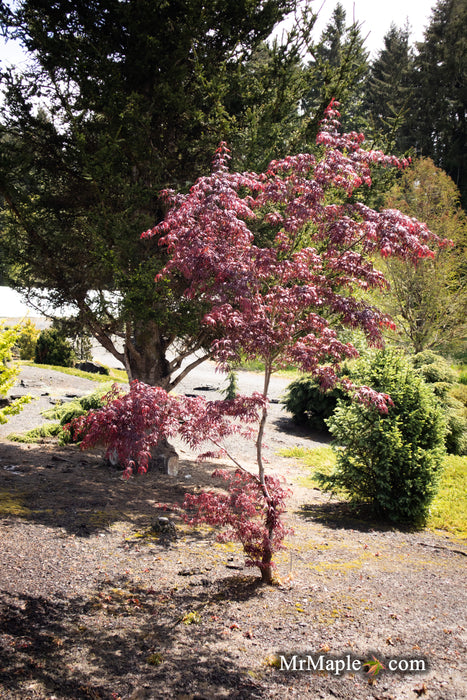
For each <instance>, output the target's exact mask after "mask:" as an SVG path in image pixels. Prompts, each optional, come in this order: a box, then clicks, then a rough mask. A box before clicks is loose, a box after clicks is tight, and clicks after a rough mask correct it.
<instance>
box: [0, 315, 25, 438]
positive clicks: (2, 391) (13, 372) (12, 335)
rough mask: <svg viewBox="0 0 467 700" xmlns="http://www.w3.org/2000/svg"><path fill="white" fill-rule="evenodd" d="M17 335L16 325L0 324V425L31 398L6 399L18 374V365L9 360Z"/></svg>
mask: <svg viewBox="0 0 467 700" xmlns="http://www.w3.org/2000/svg"><path fill="white" fill-rule="evenodd" d="M18 335H19V329H18V326H15V327H14V328H5V327H4V326H3V325H2V324H0V398H2V399H3V400H2V402H1V404H0V425H1V424H2V423H6V422H7V421H8V419H9V418H10V416H14V415H16V414H17V413H19V412H20V411H21V410H22V408H23V406H24V404H26V403H29V401H31V400H32V396H21V397H20V398H18V399H14V400H13V401H12V400H9V399H6V396H7V394H8V392H9V390H10V389H11V388H12V386H13V385H14V383H15V381H16V378H17V376H18V374H19V367H18V365H17V364H15V363H12V362H11V359H12V350H13V347H14V346H15V344H16V341H17V340H18Z"/></svg>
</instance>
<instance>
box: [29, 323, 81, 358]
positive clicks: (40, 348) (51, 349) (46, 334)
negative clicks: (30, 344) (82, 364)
mask: <svg viewBox="0 0 467 700" xmlns="http://www.w3.org/2000/svg"><path fill="white" fill-rule="evenodd" d="M73 361H74V353H73V348H72V347H71V344H70V343H69V341H68V340H67V338H66V337H64V335H63V334H62V333H61V332H60V331H59V330H58V329H57V328H47V329H46V330H44V331H41V333H40V335H39V337H38V339H37V342H36V348H35V353H34V362H36V363H37V364H39V365H56V366H58V367H71V366H72V365H73Z"/></svg>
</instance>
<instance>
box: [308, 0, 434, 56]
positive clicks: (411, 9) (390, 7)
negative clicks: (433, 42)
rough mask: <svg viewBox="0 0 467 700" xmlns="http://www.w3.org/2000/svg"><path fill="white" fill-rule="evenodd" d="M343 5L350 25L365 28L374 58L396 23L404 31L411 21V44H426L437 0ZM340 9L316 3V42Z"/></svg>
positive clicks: (322, 0) (349, 0) (329, 1)
mask: <svg viewBox="0 0 467 700" xmlns="http://www.w3.org/2000/svg"><path fill="white" fill-rule="evenodd" d="M340 3H341V5H342V6H343V8H344V10H345V12H346V17H347V20H348V22H349V24H351V23H352V22H353V20H354V19H355V21H356V22H358V23H359V24H361V25H362V27H361V34H362V36H363V37H366V42H365V43H366V48H367V49H368V50H369V51H370V53H371V55H372V56H374V55H375V54H376V53H377V52H378V51H379V50H380V49H382V48H383V38H384V36H385V35H386V34H387V32H388V30H389V28H390V26H391V23H392V22H394V24H395V25H396V26H397V27H398V28H401V27H404V26H405V22H406V20H407V19H408V21H409V25H410V29H411V35H410V43H411V44H413V43H415V42H416V41H422V39H423V33H424V30H425V28H426V26H427V25H428V23H429V19H430V16H431V10H432V8H433V7H434V6H435V4H436V0H388V1H385V0H340ZM336 5H337V0H312V2H311V7H312V8H313V9H314V11H315V12H318V11H319V17H318V21H317V23H316V25H315V28H316V30H317V36H316V38H318V37H319V35H320V34H321V32H322V31H323V29H324V28H325V27H326V25H327V23H328V22H329V19H330V17H331V15H332V12H333V10H334V8H335V6H336Z"/></svg>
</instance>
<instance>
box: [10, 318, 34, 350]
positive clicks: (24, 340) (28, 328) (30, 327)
mask: <svg viewBox="0 0 467 700" xmlns="http://www.w3.org/2000/svg"><path fill="white" fill-rule="evenodd" d="M39 333H40V331H39V329H38V328H37V326H36V324H35V323H33V322H32V321H31V319H29V318H28V319H27V320H26V321H24V323H21V325H20V326H18V338H17V339H16V343H15V346H16V347H17V348H18V351H19V356H20V359H21V360H33V359H34V355H35V351H36V343H37V339H38V337H39Z"/></svg>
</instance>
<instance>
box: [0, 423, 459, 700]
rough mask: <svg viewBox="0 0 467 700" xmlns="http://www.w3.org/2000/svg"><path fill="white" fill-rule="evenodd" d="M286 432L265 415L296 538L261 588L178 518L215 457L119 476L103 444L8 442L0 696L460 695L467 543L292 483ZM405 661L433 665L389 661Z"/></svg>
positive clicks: (0, 485) (0, 475) (402, 699)
mask: <svg viewBox="0 0 467 700" xmlns="http://www.w3.org/2000/svg"><path fill="white" fill-rule="evenodd" d="M274 425H275V428H274ZM285 427H287V426H286V424H284V422H282V423H278V422H276V423H274V421H273V429H275V430H276V431H277V434H276V436H275V439H276V441H277V442H274V440H273V441H272V447H273V450H272V451H271V452H272V454H271V457H270V462H271V464H270V469H271V470H275V471H277V472H280V473H281V474H283V476H284V477H285V479H286V481H287V482H288V483H289V484H293V487H294V493H293V496H292V497H291V500H290V504H289V510H288V514H287V518H288V523H289V524H290V525H291V526H292V527H293V529H294V534H293V535H292V536H290V537H289V539H288V542H287V545H288V546H287V549H286V550H284V551H283V552H281V553H279V555H278V556H277V565H278V570H277V572H278V579H279V580H278V583H277V585H274V586H268V587H267V586H261V585H259V579H258V574H257V572H256V571H255V570H252V569H248V568H245V566H244V557H243V554H242V551H241V548H240V547H239V546H238V545H236V544H230V543H219V542H217V540H216V533H215V532H214V531H212V530H211V529H210V528H196V529H193V528H191V527H188V526H187V525H185V524H183V523H182V522H181V520H180V519H179V517H178V515H177V512H176V506H177V505H178V504H180V503H181V501H182V499H183V496H184V494H185V492H186V491H191V492H194V491H197V490H199V489H201V488H205V487H207V486H209V487H212V485H213V480H212V478H211V473H212V471H213V469H214V468H215V466H217V465H215V464H206V463H204V464H200V463H197V462H196V461H195V460H194V459H193V457H192V455H190V454H189V453H187V452H183V453H181V461H180V470H179V474H178V476H176V477H174V476H168V475H163V474H159V473H156V472H149V473H148V474H146V475H144V476H141V477H136V478H133V479H131V480H130V481H128V482H125V481H122V479H121V476H120V472H119V471H118V470H116V469H115V468H113V467H111V466H109V465H108V464H107V462H106V461H105V460H104V459H103V456H102V454H101V453H99V452H98V451H97V452H94V451H93V452H81V451H80V450H79V449H78V448H77V447H76V446H70V447H67V448H61V447H58V445H57V444H55V443H54V442H46V443H43V444H40V445H22V444H18V443H12V442H9V441H8V440H6V439H3V442H2V443H0V534H1V544H0V551H1V568H0V698H1V699H2V700H3V699H5V700H7V699H8V700H10V699H13V698H14V699H18V700H28V699H29V698H31V699H33V698H34V699H40V700H45V699H48V700H52V699H53V698H55V699H57V700H61V699H62V698H72V699H76V700H81V699H86V698H92V699H99V700H101V699H102V700H104V699H105V700H107V699H108V700H118V698H120V699H121V700H130V699H132V700H139V699H145V698H146V699H148V700H149V699H159V698H161V699H164V698H178V699H179V700H195V699H197V700H200V699H203V698H205V699H206V700H211V699H215V698H239V699H242V698H278V699H279V698H310V699H312V700H314V699H315V698H324V699H326V700H330V699H331V698H333V699H334V698H342V699H343V700H359V699H362V700H367V699H375V700H391V699H392V700H408V699H410V700H414V699H416V698H417V697H422V698H429V699H430V700H461V699H462V700H463V699H464V698H465V697H467V681H466V678H465V658H466V643H467V633H466V629H465V626H466V625H465V610H466V609H467V606H466V602H467V601H466V589H465V573H466V564H467V558H466V556H467V546H466V544H465V543H462V542H458V541H455V540H453V539H450V538H449V537H447V536H446V535H445V534H443V533H436V534H435V533H430V532H425V531H423V532H401V531H399V530H395V529H391V528H390V527H388V526H384V525H382V524H381V523H374V522H371V521H368V520H363V519H357V518H356V517H354V516H353V515H352V513H351V511H350V510H349V509H348V508H347V506H346V505H345V504H342V503H339V502H338V501H335V500H333V499H329V497H328V496H325V495H323V494H322V493H321V492H320V491H318V490H315V489H306V488H304V487H302V486H300V485H299V483H298V482H299V477H300V469H299V467H298V466H297V465H296V464H294V463H293V462H292V461H290V460H285V459H284V458H282V457H279V456H275V455H274V449H276V448H277V447H278V446H280V445H283V444H284V443H286V444H287V443H289V442H293V441H298V440H299V439H300V437H299V436H294V435H293V434H292V435H291V436H289V438H287V437H285V435H286V434H285V432H284V428H285ZM279 428H280V430H279ZM271 438H274V435H272V434H271ZM245 459H248V454H245ZM214 485H217V484H214ZM167 505H169V506H170V505H172V506H173V509H172V510H171V509H169V510H167V509H166V508H165V507H164V506H167ZM160 516H163V517H168V518H169V520H170V521H171V522H172V523H173V524H174V525H175V528H176V538H175V537H174V536H173V533H171V531H170V530H168V531H166V530H165V527H161V525H160V522H159V520H158V518H159V517H160ZM281 652H282V653H283V654H286V655H287V658H288V659H290V655H291V654H293V653H297V654H298V655H301V656H302V657H303V658H306V655H310V654H318V655H321V656H322V657H323V658H324V659H326V660H327V661H329V659H331V660H332V659H335V658H336V657H345V656H346V655H349V657H348V658H349V659H350V660H354V659H360V660H362V661H365V660H370V659H371V658H372V655H374V656H375V657H376V658H377V659H378V660H379V661H380V662H381V663H383V665H385V666H386V670H382V671H381V672H380V673H379V674H377V676H376V678H372V677H371V675H369V674H368V673H365V672H363V671H358V672H352V673H345V674H342V675H337V674H336V673H333V672H331V671H327V672H326V670H325V669H324V670H323V671H319V670H318V671H313V669H311V670H310V669H306V668H304V670H302V671H298V670H297V671H295V672H293V671H286V670H281V669H280V664H279V667H278V665H277V655H278V654H279V653H281ZM313 658H314V659H315V658H317V657H313ZM401 659H402V660H403V661H404V660H405V663H406V664H407V663H408V661H407V660H414V661H417V662H419V661H423V662H424V663H426V665H427V670H426V671H425V673H419V672H416V670H415V666H414V665H412V668H413V669H414V670H413V672H411V673H410V672H391V671H390V670H389V664H390V662H391V661H394V660H401ZM409 670H410V669H409Z"/></svg>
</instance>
